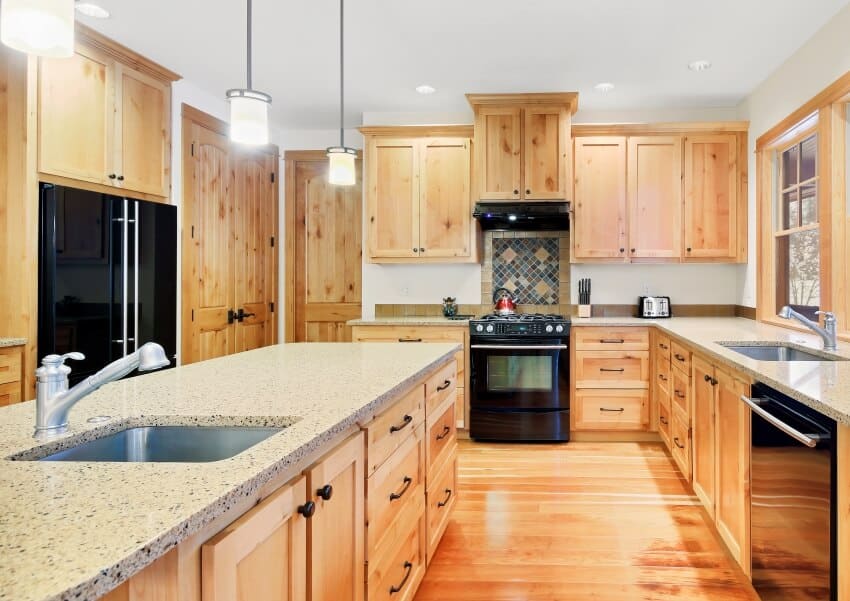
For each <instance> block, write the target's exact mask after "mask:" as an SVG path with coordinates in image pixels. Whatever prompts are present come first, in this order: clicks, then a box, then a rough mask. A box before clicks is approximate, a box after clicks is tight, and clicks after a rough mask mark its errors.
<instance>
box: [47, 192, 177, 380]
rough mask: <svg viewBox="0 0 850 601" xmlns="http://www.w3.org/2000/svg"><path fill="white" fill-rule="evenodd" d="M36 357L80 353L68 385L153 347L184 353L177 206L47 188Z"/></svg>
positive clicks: (171, 353)
mask: <svg viewBox="0 0 850 601" xmlns="http://www.w3.org/2000/svg"><path fill="white" fill-rule="evenodd" d="M39 208H40V215H39V226H40V227H39V246H40V251H39V262H38V266H39V289H38V294H39V303H38V353H39V358H41V357H43V356H45V355H47V354H50V353H57V354H60V355H61V354H63V353H68V352H71V351H80V352H82V353H83V354H84V355H85V356H86V358H85V360H84V361H76V362H71V363H69V365H70V366H71V368H72V370H73V371H72V372H71V384H75V383H77V382H79V381H80V380H82V379H84V378H85V377H87V376H89V375H91V374H93V373H95V372H97V371H98V370H99V369H101V368H103V367H104V366H106V365H107V364H109V363H111V362H112V361H114V360H116V359H120V358H121V357H124V356H125V355H128V354H130V353H132V352H134V351H135V350H136V349H137V348H138V347H139V346H141V345H142V344H144V343H146V342H157V343H159V344H161V345H162V346H163V348H164V349H165V352H166V355H167V356H168V358H169V359H171V364H172V366H174V364H175V359H176V353H177V348H176V346H177V344H176V339H177V208H176V207H174V206H172V205H165V204H161V203H155V202H148V201H142V200H135V199H132V198H122V197H119V196H112V195H109V194H101V193H98V192H90V191H87V190H78V189H75V188H69V187H65V186H55V185H52V184H46V183H42V184H40V207H39Z"/></svg>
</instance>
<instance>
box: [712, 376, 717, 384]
mask: <svg viewBox="0 0 850 601" xmlns="http://www.w3.org/2000/svg"><path fill="white" fill-rule="evenodd" d="M711 385H712V386H717V378H711Z"/></svg>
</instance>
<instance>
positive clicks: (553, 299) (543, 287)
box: [493, 238, 560, 305]
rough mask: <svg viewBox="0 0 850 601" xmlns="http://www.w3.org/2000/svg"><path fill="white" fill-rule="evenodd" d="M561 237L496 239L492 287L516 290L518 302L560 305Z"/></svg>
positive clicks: (514, 291) (494, 239)
mask: <svg viewBox="0 0 850 601" xmlns="http://www.w3.org/2000/svg"><path fill="white" fill-rule="evenodd" d="M559 256H560V254H559V240H558V238H493V289H494V290H495V289H496V288H502V287H504V288H507V289H508V290H511V291H513V293H514V297H515V298H516V300H517V302H518V303H519V304H523V305H557V304H558V299H559V292H560V290H559Z"/></svg>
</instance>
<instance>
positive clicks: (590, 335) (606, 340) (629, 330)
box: [575, 327, 649, 351]
mask: <svg viewBox="0 0 850 601" xmlns="http://www.w3.org/2000/svg"><path fill="white" fill-rule="evenodd" d="M575 333H576V334H575V336H576V343H575V344H576V350H579V351H647V350H649V330H648V329H646V328H637V327H634V328H633V327H621V328H597V327H587V328H586V327H577V328H575Z"/></svg>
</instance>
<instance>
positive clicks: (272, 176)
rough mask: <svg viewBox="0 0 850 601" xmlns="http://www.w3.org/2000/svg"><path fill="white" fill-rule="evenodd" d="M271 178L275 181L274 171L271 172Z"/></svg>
mask: <svg viewBox="0 0 850 601" xmlns="http://www.w3.org/2000/svg"><path fill="white" fill-rule="evenodd" d="M271 180H272V183H274V171H272V172H271Z"/></svg>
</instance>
